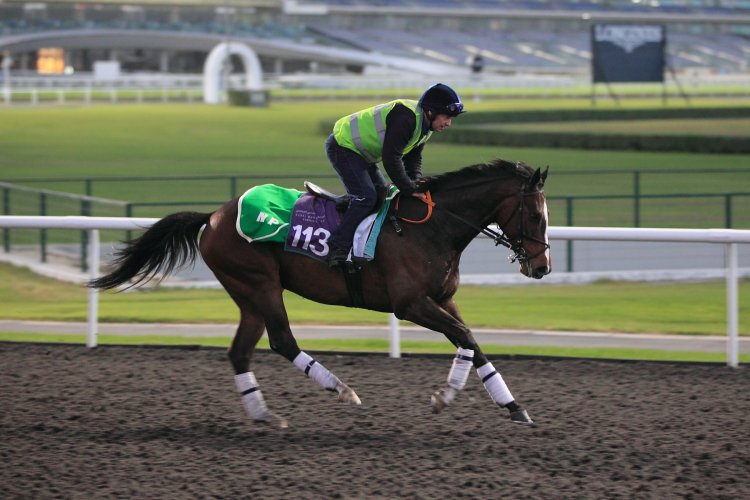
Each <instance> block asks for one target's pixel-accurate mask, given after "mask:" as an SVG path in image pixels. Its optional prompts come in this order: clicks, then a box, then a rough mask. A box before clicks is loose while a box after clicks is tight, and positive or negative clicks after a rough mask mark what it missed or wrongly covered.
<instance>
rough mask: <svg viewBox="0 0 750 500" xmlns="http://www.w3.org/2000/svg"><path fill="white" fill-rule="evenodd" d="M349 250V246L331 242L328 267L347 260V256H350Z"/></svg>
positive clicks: (333, 266) (336, 265) (327, 260)
mask: <svg viewBox="0 0 750 500" xmlns="http://www.w3.org/2000/svg"><path fill="white" fill-rule="evenodd" d="M349 250H350V249H349V248H347V247H342V246H339V245H337V244H335V243H331V250H330V252H328V258H327V259H326V262H328V267H331V268H335V267H338V266H339V264H341V263H344V262H346V259H347V257H349Z"/></svg>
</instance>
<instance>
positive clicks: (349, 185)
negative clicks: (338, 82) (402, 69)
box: [326, 83, 464, 267]
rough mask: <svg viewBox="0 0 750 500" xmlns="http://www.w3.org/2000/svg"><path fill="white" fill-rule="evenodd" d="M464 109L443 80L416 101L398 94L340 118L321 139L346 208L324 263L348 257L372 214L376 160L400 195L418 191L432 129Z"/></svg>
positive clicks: (378, 177)
mask: <svg viewBox="0 0 750 500" xmlns="http://www.w3.org/2000/svg"><path fill="white" fill-rule="evenodd" d="M463 112H464V105H463V103H462V102H461V98H459V97H458V94H456V92H455V91H454V90H453V89H451V88H450V87H448V86H447V85H444V84H442V83H438V84H435V85H433V86H432V87H430V88H428V89H427V90H426V91H425V92H424V94H422V97H420V99H419V101H418V102H416V101H412V100H407V99H397V100H395V101H391V102H387V103H385V104H380V105H378V106H374V107H372V108H368V109H364V110H362V111H358V112H356V113H353V114H351V115H348V116H344V117H343V118H341V119H339V120H338V121H337V122H336V124H335V125H334V126H333V133H332V134H331V135H330V136H329V137H328V140H327V141H326V154H327V155H328V160H329V161H330V162H331V165H333V168H334V170H336V172H337V173H338V175H339V178H340V179H341V182H343V183H344V187H346V192H347V194H348V195H349V207H348V209H347V211H346V212H345V213H344V216H343V218H342V220H341V225H340V226H339V227H338V229H337V230H336V231H334V233H333V234H332V235H331V240H330V241H331V250H330V252H329V254H328V265H329V266H331V267H336V266H337V265H338V264H339V263H341V262H344V261H346V260H347V257H348V255H349V251H350V249H351V247H352V239H353V238H354V232H355V231H356V230H357V226H358V225H359V223H360V222H362V220H363V219H364V218H365V217H367V216H368V215H369V214H370V213H372V211H373V209H374V208H375V205H376V204H377V201H378V188H379V187H381V186H385V185H386V181H385V178H384V177H383V174H381V172H380V169H379V168H378V165H377V163H378V162H380V161H382V162H383V166H384V167H385V171H386V172H387V173H388V177H390V179H391V181H393V183H394V184H395V185H396V187H397V188H398V189H399V191H401V193H403V194H404V195H412V196H415V197H417V198H421V199H424V198H425V195H424V194H423V193H417V192H416V188H417V184H416V182H415V181H416V180H417V179H419V178H420V177H421V176H422V149H423V147H424V143H425V142H427V140H428V139H429V138H430V136H431V135H432V132H441V131H442V130H444V129H446V128H448V127H450V126H451V121H452V120H453V118H454V117H456V116H458V115H460V114H461V113H463Z"/></svg>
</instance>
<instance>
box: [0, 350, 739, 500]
mask: <svg viewBox="0 0 750 500" xmlns="http://www.w3.org/2000/svg"><path fill="white" fill-rule="evenodd" d="M316 358H317V359H318V360H319V361H321V362H322V363H323V364H325V365H326V366H327V367H328V368H329V369H331V370H332V371H333V372H334V373H336V374H337V375H338V376H339V377H340V378H341V379H342V380H344V381H345V382H347V383H348V384H349V385H350V386H352V388H354V389H355V390H356V391H357V393H358V394H359V396H360V397H361V398H362V401H363V403H364V405H365V407H364V408H351V407H346V406H342V405H340V404H338V403H336V402H335V399H334V396H333V395H332V394H331V393H328V392H325V391H323V390H320V389H318V388H317V386H315V385H314V384H313V383H312V382H311V381H309V380H306V379H305V378H304V376H303V375H302V374H301V373H299V372H298V371H297V370H296V369H295V368H293V366H292V365H291V364H289V363H287V362H286V361H285V360H283V359H282V358H281V357H280V356H278V355H275V354H270V353H260V354H258V355H257V358H256V359H257V363H256V365H255V373H256V376H257V377H258V380H259V382H260V383H261V387H262V388H263V391H264V394H265V397H266V401H267V402H268V404H269V406H270V407H271V409H272V410H274V411H276V412H278V413H281V414H283V415H284V416H285V417H287V418H288V419H289V421H290V425H291V427H290V428H289V429H285V430H273V429H268V428H266V427H262V426H261V427H259V426H257V425H254V424H252V423H250V422H249V421H248V420H247V419H246V417H245V416H244V414H243V410H242V407H241V404H240V400H239V397H238V396H237V394H236V393H235V390H234V382H233V380H232V375H233V374H232V372H231V369H230V366H229V363H228V362H227V361H226V358H225V355H224V352H223V351H221V350H207V349H201V350H187V349H153V348H151V349H148V348H124V347H102V348H98V349H95V350H88V349H86V348H84V347H81V346H43V345H20V344H0V366H2V370H1V371H0V387H1V388H2V390H1V391H0V422H1V428H0V458H1V459H2V467H1V468H0V491H1V492H3V493H2V497H3V498H49V497H77V498H103V497H115V496H116V497H127V498H134V497H149V498H194V497H210V496H216V497H223V498H240V497H253V498H282V497H283V498H352V497H355V498H393V497H408V498H452V497H457V496H463V497H483V498H501V497H509V496H511V495H513V496H520V497H527V498H561V497H590V498H615V497H620V498H633V497H635V498H674V497H683V496H692V497H707V496H710V497H712V498H748V497H750V473H749V472H748V471H750V432H748V430H750V370H748V369H747V368H740V369H739V370H732V369H729V368H726V367H724V366H720V365H714V366H706V365H676V364H675V365H672V364H655V363H614V362H596V361H584V360H570V361H538V360H495V362H494V364H495V366H496V367H497V368H498V369H501V370H502V372H503V374H504V377H505V379H506V381H507V383H508V385H509V387H510V389H511V390H512V391H513V393H514V394H515V395H516V397H518V399H519V401H520V402H521V403H522V404H524V406H525V407H526V408H527V409H528V410H529V413H530V414H531V416H532V418H534V419H535V420H536V421H537V422H538V424H539V425H538V426H537V427H535V428H524V427H520V426H515V425H513V424H511V423H509V422H508V421H507V420H506V419H505V416H506V412H505V410H501V409H499V408H497V407H495V406H493V405H492V403H491V402H490V399H489V397H488V395H487V394H486V392H485V391H484V389H483V387H482V386H481V384H480V382H479V380H478V379H477V378H476V376H474V375H472V376H471V378H470V379H469V383H468V384H467V388H466V390H465V391H464V392H463V393H462V394H461V395H460V396H459V399H458V400H457V402H456V403H455V404H454V406H453V407H451V408H449V409H448V410H447V411H446V412H445V413H443V414H441V415H438V416H435V415H433V414H432V413H431V412H430V406H429V395H430V394H431V392H432V391H433V390H435V389H437V388H438V387H439V386H441V385H442V383H443V381H444V380H445V377H446V375H447V373H448V370H449V368H450V360H449V359H448V358H405V359H400V360H394V359H389V358H386V357H384V356H328V355H325V356H324V355H320V356H316Z"/></svg>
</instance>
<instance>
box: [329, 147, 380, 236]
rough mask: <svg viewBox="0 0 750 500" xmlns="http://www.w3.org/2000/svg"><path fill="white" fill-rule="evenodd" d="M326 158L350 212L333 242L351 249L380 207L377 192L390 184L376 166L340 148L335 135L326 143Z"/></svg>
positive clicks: (344, 218) (345, 214)
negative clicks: (359, 229) (362, 224)
mask: <svg viewBox="0 0 750 500" xmlns="http://www.w3.org/2000/svg"><path fill="white" fill-rule="evenodd" d="M326 154H327V155H328V160H329V161H330V162H331V165H333V168H334V170H336V173H337V174H338V175H339V178H340V179H341V182H342V183H343V184H344V187H346V192H347V194H348V195H349V208H347V210H346V212H345V213H344V217H343V218H342V219H341V224H340V225H339V227H338V229H336V231H334V233H333V234H332V235H331V242H332V243H333V244H335V245H338V246H340V247H344V248H349V247H351V246H352V240H353V239H354V232H355V231H356V230H357V226H359V223H360V222H362V220H363V219H364V218H365V217H367V216H368V215H369V214H370V213H372V211H373V209H374V208H375V205H377V202H378V188H379V187H381V186H385V185H386V184H387V183H386V180H385V178H384V177H383V174H382V173H380V169H379V168H378V166H377V164H375V163H369V162H367V160H365V159H364V158H362V157H361V156H360V155H358V154H357V153H355V152H354V151H352V150H350V149H347V148H344V147H342V146H339V144H338V143H337V142H336V139H335V138H334V137H333V134H331V135H330V136H329V137H328V140H327V141H326Z"/></svg>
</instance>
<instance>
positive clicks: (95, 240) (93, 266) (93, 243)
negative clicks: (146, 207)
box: [86, 229, 99, 347]
mask: <svg viewBox="0 0 750 500" xmlns="http://www.w3.org/2000/svg"><path fill="white" fill-rule="evenodd" d="M88 235H89V277H90V278H91V279H92V280H93V279H96V278H97V277H98V275H99V230H98V229H89V231H88ZM88 305H89V315H88V329H87V333H86V347H96V336H97V330H98V329H99V326H98V322H99V290H97V289H96V288H94V287H89V304H88Z"/></svg>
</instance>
